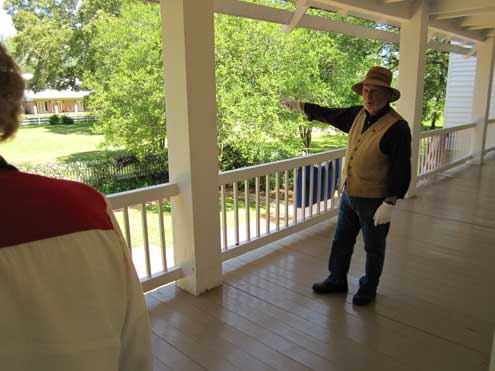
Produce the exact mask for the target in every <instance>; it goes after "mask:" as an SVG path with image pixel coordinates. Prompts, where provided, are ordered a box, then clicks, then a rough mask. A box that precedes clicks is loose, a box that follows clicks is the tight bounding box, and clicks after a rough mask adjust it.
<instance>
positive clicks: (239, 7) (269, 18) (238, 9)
mask: <svg viewBox="0 0 495 371" xmlns="http://www.w3.org/2000/svg"><path fill="white" fill-rule="evenodd" d="M214 9H215V12H217V13H221V14H227V15H232V16H237V17H243V18H250V19H256V20H259V21H266V22H271V23H277V24H281V25H286V24H288V23H289V21H290V19H291V17H292V12H290V11H288V10H283V9H276V8H272V7H268V6H264V5H258V4H253V3H247V2H244V1H238V0H215V2H214ZM298 26H299V27H302V28H309V29H312V30H316V31H323V32H332V33H339V34H344V35H349V36H355V37H361V38H367V39H371V40H381V41H387V42H399V34H397V33H394V32H388V31H381V30H375V29H372V28H369V27H366V26H361V25H357V24H352V23H346V22H342V21H336V20H331V19H327V18H323V17H317V16H312V15H307V14H306V15H303V16H302V17H301V19H300V21H299V23H298Z"/></svg>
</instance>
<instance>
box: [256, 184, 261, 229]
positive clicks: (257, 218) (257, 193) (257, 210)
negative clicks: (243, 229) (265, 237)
mask: <svg viewBox="0 0 495 371" xmlns="http://www.w3.org/2000/svg"><path fill="white" fill-rule="evenodd" d="M260 219H261V216H260V177H259V176H257V177H256V237H258V238H259V237H260V235H261V233H260V229H261V228H260V223H261V221H260Z"/></svg>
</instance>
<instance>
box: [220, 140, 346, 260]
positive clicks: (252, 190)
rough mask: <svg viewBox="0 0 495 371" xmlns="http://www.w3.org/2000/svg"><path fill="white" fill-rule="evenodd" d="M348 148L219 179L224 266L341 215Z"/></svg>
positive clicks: (222, 174) (247, 170)
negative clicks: (344, 167)
mask: <svg viewBox="0 0 495 371" xmlns="http://www.w3.org/2000/svg"><path fill="white" fill-rule="evenodd" d="M345 153H346V149H345V148H344V149H339V150H334V151H329V152H324V153H319V154H316V155H310V156H303V157H298V158H292V159H288V160H282V161H277V162H272V163H269V164H263V165H259V166H252V167H247V168H243V169H238V170H232V171H227V172H224V173H221V174H220V175H219V187H220V203H221V207H220V208H221V216H220V218H221V219H220V222H221V241H222V261H225V260H228V259H231V258H234V257H236V256H238V255H241V254H244V253H246V252H248V251H250V250H253V249H256V248H258V247H260V246H263V245H265V244H267V243H269V242H272V241H275V240H278V239H280V238H282V237H285V236H288V235H290V234H292V233H295V232H297V231H300V230H302V229H304V228H307V227H308V226H309V225H312V224H316V223H318V222H320V221H322V220H324V219H327V218H330V217H332V216H335V215H336V214H337V205H338V201H339V199H340V187H339V184H340V181H341V179H342V176H341V169H342V168H343V160H344V156H345Z"/></svg>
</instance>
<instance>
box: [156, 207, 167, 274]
mask: <svg viewBox="0 0 495 371" xmlns="http://www.w3.org/2000/svg"><path fill="white" fill-rule="evenodd" d="M158 225H159V228H160V247H161V250H162V265H163V270H164V271H165V272H167V271H168V264H167V241H166V240H165V223H164V221H163V201H162V200H158Z"/></svg>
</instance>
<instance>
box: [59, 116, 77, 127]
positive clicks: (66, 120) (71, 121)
mask: <svg viewBox="0 0 495 371" xmlns="http://www.w3.org/2000/svg"><path fill="white" fill-rule="evenodd" d="M60 122H61V124H62V125H74V119H73V118H72V117H69V116H66V115H63V116H62V117H61V120H60Z"/></svg>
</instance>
